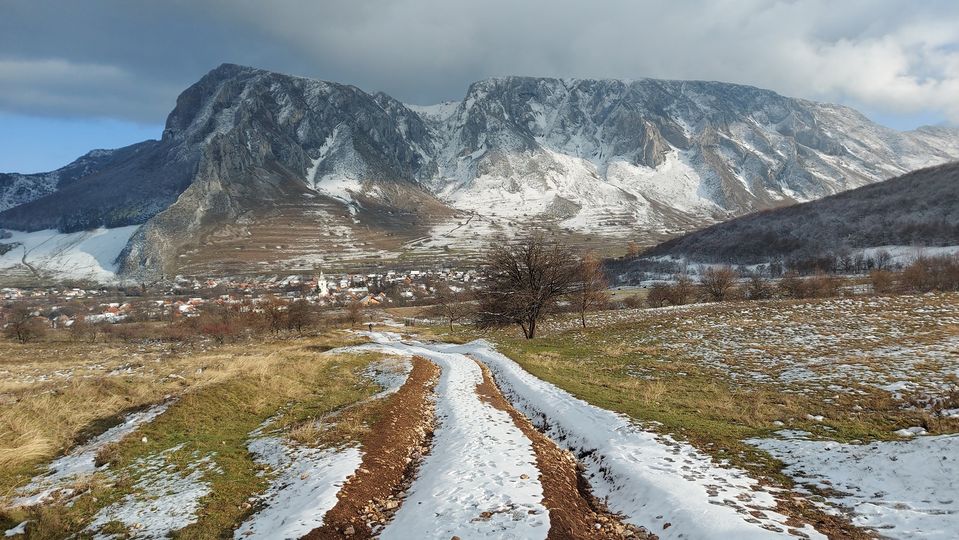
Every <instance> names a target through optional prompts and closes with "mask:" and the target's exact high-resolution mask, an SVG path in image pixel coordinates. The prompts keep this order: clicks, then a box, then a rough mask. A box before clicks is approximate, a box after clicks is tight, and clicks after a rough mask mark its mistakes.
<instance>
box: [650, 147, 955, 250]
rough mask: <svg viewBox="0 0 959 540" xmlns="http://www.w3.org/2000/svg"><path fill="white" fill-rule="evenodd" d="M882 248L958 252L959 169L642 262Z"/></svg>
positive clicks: (710, 233)
mask: <svg viewBox="0 0 959 540" xmlns="http://www.w3.org/2000/svg"><path fill="white" fill-rule="evenodd" d="M881 246H926V247H934V246H959V163H951V164H947V165H939V166H936V167H930V168H926V169H921V170H918V171H915V172H911V173H908V174H905V175H903V176H899V177H897V178H893V179H891V180H886V181H884V182H879V183H875V184H871V185H868V186H864V187H861V188H858V189H854V190H851V191H846V192H844V193H840V194H838V195H833V196H831V197H826V198H824V199H820V200H817V201H812V202H808V203H803V204H797V205H794V206H789V207H786V208H779V209H776V210H769V211H765V212H757V213H754V214H750V215H747V216H743V217H739V218H736V219H732V220H730V221H726V222H724V223H719V224H717V225H713V226H711V227H708V228H706V229H703V230H701V231H697V232H694V233H690V234H687V235H685V236H681V237H679V238H674V239H672V240H669V241H667V242H664V243H662V244H660V245H658V246H656V247H654V248H652V249H650V250H648V251H647V252H646V253H644V254H643V257H644V258H655V257H662V256H670V257H682V258H685V259H687V260H692V261H696V262H704V263H717V262H722V263H736V264H754V263H762V262H767V261H770V260H777V259H783V260H790V259H794V260H798V259H811V258H815V257H819V256H822V255H824V254H832V255H837V254H840V253H843V252H849V251H851V250H861V249H865V248H872V247H881Z"/></svg>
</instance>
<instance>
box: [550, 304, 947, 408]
mask: <svg viewBox="0 0 959 540" xmlns="http://www.w3.org/2000/svg"><path fill="white" fill-rule="evenodd" d="M591 321H592V324H593V325H594V326H595V327H604V326H615V327H616V328H617V329H616V330H614V331H613V333H612V334H610V335H608V336H603V337H600V338H599V339H596V341H595V345H596V347H597V348H598V349H602V348H604V347H612V346H615V347H619V348H625V349H635V350H641V349H644V348H647V347H654V348H657V349H658V350H660V351H662V354H664V355H666V356H675V357H676V358H681V359H683V360H684V361H692V362H696V363H698V364H700V365H701V366H705V367H708V368H712V369H716V370H718V371H720V372H721V373H722V374H723V375H725V376H728V377H729V378H731V379H732V380H733V381H737V382H739V383H742V384H752V383H763V384H772V385H775V386H776V388H779V389H781V391H782V392H787V393H798V394H814V393H815V394H830V393H832V394H833V395H835V394H841V393H845V394H861V393H862V390H863V389H864V388H872V389H880V390H886V391H889V392H892V393H893V394H895V395H896V397H904V396H906V395H907V394H908V395H921V396H927V397H931V398H935V397H937V396H941V395H943V394H946V393H948V392H950V391H953V390H954V389H956V388H957V384H959V380H957V377H959V352H957V351H959V296H957V295H955V294H939V295H914V296H913V295H902V296H864V297H853V298H832V299H826V300H810V301H800V302H750V303H744V304H741V305H737V306H729V305H717V304H711V305H710V304H699V305H689V306H676V307H667V308H659V309H649V310H624V311H610V312H603V313H598V314H595V315H593V316H591ZM624 323H632V324H630V326H628V327H624V326H622V325H623V324H624ZM569 324H570V325H572V324H573V322H571V323H569ZM594 338H595V336H594V337H593V338H590V339H594ZM638 376H642V375H641V374H639V375H638ZM827 399H830V398H827Z"/></svg>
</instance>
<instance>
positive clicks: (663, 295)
mask: <svg viewBox="0 0 959 540" xmlns="http://www.w3.org/2000/svg"><path fill="white" fill-rule="evenodd" d="M669 289H670V287H669V285H667V284H665V283H656V284H655V285H653V286H652V287H651V288H650V289H649V295H647V296H646V303H647V304H648V305H649V307H663V306H665V305H667V304H669V303H670V302H669V293H670V290H669ZM623 303H624V304H626V305H627V306H629V307H639V305H638V304H639V297H637V296H630V297H629V298H627V299H626V300H624V301H623ZM631 303H632V304H637V305H635V306H630V304H631Z"/></svg>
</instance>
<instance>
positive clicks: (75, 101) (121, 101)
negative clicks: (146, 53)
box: [0, 58, 177, 122]
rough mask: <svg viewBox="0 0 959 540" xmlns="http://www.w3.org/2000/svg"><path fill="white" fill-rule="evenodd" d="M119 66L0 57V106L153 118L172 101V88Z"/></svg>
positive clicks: (60, 113)
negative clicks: (149, 80) (145, 82)
mask: <svg viewBox="0 0 959 540" xmlns="http://www.w3.org/2000/svg"><path fill="white" fill-rule="evenodd" d="M143 82H144V81H143V80H142V79H141V78H139V77H138V76H136V75H135V74H133V73H130V72H127V71H125V70H123V69H121V68H119V67H116V66H111V65H101V64H87V63H74V62H70V61H68V60H64V59H59V58H53V59H44V60H3V59H0V88H2V90H0V109H2V110H6V111H14V112H18V113H29V114H35V115H41V116H58V117H74V116H98V117H119V118H125V119H130V120H134V121H140V122H152V121H155V120H156V119H157V117H158V115H165V114H166V113H167V112H169V109H170V106H171V105H172V99H171V97H172V96H175V95H176V92H177V89H176V88H175V87H173V86H171V85H164V84H163V83H162V82H157V81H153V82H152V84H149V85H145V84H143Z"/></svg>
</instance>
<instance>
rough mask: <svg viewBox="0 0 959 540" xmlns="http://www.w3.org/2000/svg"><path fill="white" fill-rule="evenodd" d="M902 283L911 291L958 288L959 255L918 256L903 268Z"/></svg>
mask: <svg viewBox="0 0 959 540" xmlns="http://www.w3.org/2000/svg"><path fill="white" fill-rule="evenodd" d="M902 284H903V288H904V289H906V290H908V291H913V292H929V291H955V290H959V256H957V255H953V256H940V257H919V258H917V259H916V260H915V261H914V262H913V263H912V264H910V265H909V266H907V267H906V268H904V269H903V271H902Z"/></svg>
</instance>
